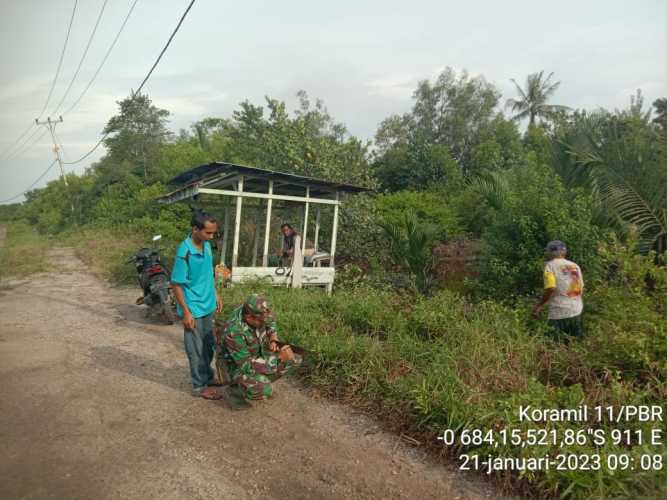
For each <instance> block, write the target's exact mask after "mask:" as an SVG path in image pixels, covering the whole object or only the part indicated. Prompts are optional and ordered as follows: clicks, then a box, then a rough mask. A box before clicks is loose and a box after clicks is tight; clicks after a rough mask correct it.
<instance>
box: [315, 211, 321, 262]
mask: <svg viewBox="0 0 667 500" xmlns="http://www.w3.org/2000/svg"><path fill="white" fill-rule="evenodd" d="M319 241H320V206H319V205H318V206H317V212H316V215H315V251H316V252H317V249H318V248H319Z"/></svg>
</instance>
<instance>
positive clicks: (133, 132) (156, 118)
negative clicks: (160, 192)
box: [100, 94, 171, 182]
mask: <svg viewBox="0 0 667 500" xmlns="http://www.w3.org/2000/svg"><path fill="white" fill-rule="evenodd" d="M118 106H119V107H120V113H119V114H118V115H116V116H113V117H112V118H111V119H110V120H109V122H108V123H107V126H106V127H104V133H105V134H107V137H106V139H104V145H105V146H106V147H107V149H108V153H107V155H106V158H105V160H106V161H107V162H110V163H112V164H113V165H114V166H118V165H120V164H121V163H123V162H129V164H130V165H131V166H132V167H133V173H143V177H144V181H145V182H146V181H147V180H148V176H149V166H150V165H151V163H152V161H154V159H155V157H156V155H157V152H158V150H159V148H160V146H162V145H164V144H165V143H166V142H167V140H168V139H169V138H170V136H171V132H169V130H168V129H167V117H168V116H169V111H167V110H164V109H160V108H157V107H156V106H153V104H152V103H151V100H150V98H149V97H148V95H146V94H133V95H131V96H130V97H128V98H126V99H123V100H122V101H120V102H118ZM103 163H104V162H103ZM102 166H103V165H100V167H102ZM136 170H138V171H136Z"/></svg>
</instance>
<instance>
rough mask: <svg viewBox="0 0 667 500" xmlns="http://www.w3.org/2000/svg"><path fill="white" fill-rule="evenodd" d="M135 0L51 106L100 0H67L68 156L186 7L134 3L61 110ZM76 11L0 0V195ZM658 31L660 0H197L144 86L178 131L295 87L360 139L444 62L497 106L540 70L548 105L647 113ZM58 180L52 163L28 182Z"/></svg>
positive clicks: (26, 177) (661, 35)
mask: <svg viewBox="0 0 667 500" xmlns="http://www.w3.org/2000/svg"><path fill="white" fill-rule="evenodd" d="M133 1H134V0H108V2H107V4H106V7H105V10H104V12H103V15H102V18H101V20H100V23H99V27H98V29H97V32H96V34H95V37H94V38H93V40H92V43H91V46H90V49H89V51H88V53H87V56H86V59H85V60H84V62H83V64H82V66H81V70H80V72H79V74H78V75H77V78H76V79H75V80H74V83H73V84H72V87H71V91H70V93H69V95H67V97H66V99H65V101H64V104H63V106H62V108H61V110H60V111H58V110H56V106H57V104H58V102H59V101H60V100H61V99H62V97H63V96H64V94H65V91H66V88H67V87H68V85H69V83H70V81H71V80H72V77H73V75H74V74H75V71H76V68H77V66H78V64H79V61H80V60H81V57H82V55H83V53H84V49H85V47H86V44H87V42H88V40H89V37H90V34H91V32H92V30H93V27H94V25H95V22H96V20H97V17H98V15H99V13H100V9H101V8H102V5H103V3H104V0H79V1H78V3H77V9H76V14H75V17H74V21H73V24H72V28H71V33H70V38H69V42H68V45H67V50H66V51H65V54H64V57H63V62H62V67H61V71H60V74H59V77H58V79H57V81H56V85H55V87H54V91H53V94H52V97H51V99H50V101H49V104H48V106H47V107H46V111H45V112H44V113H43V114H42V115H41V119H46V118H47V117H48V116H52V117H54V118H55V117H56V116H58V115H59V114H61V113H62V114H63V123H60V124H58V125H57V127H56V133H57V136H58V139H59V141H60V143H61V144H62V149H63V152H64V158H65V160H66V161H68V160H70V161H71V160H73V159H77V158H79V157H80V156H81V155H83V154H85V153H86V152H87V151H89V150H90V148H91V147H92V146H93V145H95V143H96V142H97V141H98V140H99V138H100V137H101V131H102V129H103V128H104V126H105V124H106V123H107V121H108V120H109V118H111V117H112V116H113V115H114V114H115V113H116V112H117V104H116V102H117V101H119V100H122V99H123V98H125V97H127V96H128V95H129V93H130V91H131V89H136V88H137V87H138V86H139V84H140V82H141V80H142V79H143V77H144V76H145V75H146V73H147V72H148V69H149V68H150V67H151V65H152V64H153V62H154V61H155V59H156V57H157V55H158V54H159V52H160V50H161V49H162V47H163V46H164V44H165V43H166V41H167V39H168V38H169V35H170V34H171V32H172V30H173V29H174V27H175V26H176V23H177V22H178V20H179V18H180V16H181V15H182V13H183V11H184V10H185V8H186V7H187V5H188V4H189V0H159V1H158V0H138V2H137V4H136V7H135V9H134V11H133V12H132V15H131V16H130V18H129V20H128V22H127V25H126V26H125V29H124V31H123V32H122V34H121V36H120V38H119V40H118V43H117V44H116V46H115V48H114V50H113V52H112V53H111V55H110V56H109V59H108V60H107V62H106V64H105V66H104V67H103V69H102V71H101V72H100V74H99V76H98V77H97V79H96V80H95V81H94V83H93V85H92V86H91V88H90V89H89V91H88V92H87V93H86V95H85V96H84V98H83V99H82V100H81V102H80V103H79V105H78V106H77V107H75V108H74V109H73V110H72V111H71V112H69V113H63V110H66V109H67V108H69V107H70V105H71V104H72V103H73V102H74V100H75V99H76V97H78V95H79V94H80V93H81V92H82V91H83V88H84V87H85V85H86V84H87V83H88V81H89V80H90V78H91V77H92V75H93V73H94V71H95V69H96V68H97V67H98V65H99V64H100V62H101V60H102V58H103V56H104V54H105V52H106V51H107V48H108V47H109V45H110V44H111V42H112V40H113V38H114V36H115V35H116V33H117V32H118V30H119V28H120V25H121V23H122V21H123V19H124V18H125V16H126V14H127V12H128V11H129V8H130V6H131V4H132V3H133ZM73 5H74V0H21V1H18V0H0V6H1V8H2V10H1V14H2V15H1V16H0V68H2V71H1V72H0V153H1V154H0V200H5V199H7V198H10V197H13V196H15V195H17V194H20V193H22V192H23V191H24V190H25V189H26V188H27V187H28V186H30V185H31V184H32V183H33V182H34V181H35V180H36V179H37V178H38V177H39V176H40V175H41V174H42V173H43V172H44V170H45V169H46V168H47V167H48V166H49V165H50V164H51V162H52V161H53V159H54V153H53V147H52V142H51V138H50V135H49V134H48V133H47V134H45V135H44V136H43V137H42V138H41V139H40V140H38V141H36V142H34V144H31V143H32V142H33V141H32V140H30V141H28V144H26V147H16V146H13V144H14V142H15V140H16V139H17V138H18V137H19V135H20V134H21V133H22V132H23V131H24V130H25V129H26V127H28V126H29V125H30V123H31V122H33V121H34V120H35V118H37V117H38V116H39V113H40V111H41V110H42V108H43V107H44V105H45V103H46V102H47V96H48V94H49V89H50V88H51V85H52V82H53V81H54V75H55V74H56V69H57V67H58V61H59V58H60V54H61V51H62V47H63V43H64V41H65V36H66V33H67V27H68V24H69V20H70V16H71V13H72V8H73ZM665 26H667V2H665V1H663V0H638V1H637V2H633V3H630V2H627V0H623V1H616V0H578V1H570V0H561V1H558V2H554V1H549V2H546V1H540V0H531V1H526V0H520V1H519V0H507V1H504V2H498V1H492V0H487V1H481V0H466V1H458V2H452V1H443V0H439V1H438V0H429V1H426V0H423V1H419V0H416V1H414V2H406V1H400V2H399V1H393V0H385V1H370V0H369V1H365V0H355V1H348V0H338V1H336V2H318V1H312V0H311V1H301V0H282V1H280V2H276V1H269V0H264V1H252V0H247V1H245V2H232V1H229V0H197V1H196V2H195V4H194V6H193V8H192V10H191V11H190V13H189V15H188V17H187V18H186V20H185V22H184V24H183V25H182V27H181V29H180V31H179V32H178V34H177V35H176V37H175V38H174V41H173V42H172V44H171V46H170V48H169V49H168V51H167V53H166V54H165V56H164V57H163V59H162V61H161V62H160V64H159V66H158V67H157V69H156V70H155V72H154V73H153V76H152V77H151V79H150V80H149V82H148V84H147V85H146V87H145V88H144V90H145V91H147V92H148V94H149V96H150V97H151V99H152V100H153V103H154V104H155V105H156V106H158V107H161V108H164V109H167V110H168V111H170V112H171V117H170V120H171V121H170V127H171V128H172V129H173V130H174V131H178V130H179V129H181V128H189V126H190V125H191V124H192V123H193V122H195V121H197V120H199V119H201V118H204V117H208V116H216V117H229V116H230V115H231V113H232V112H233V111H234V110H235V109H238V105H239V103H240V102H242V101H244V100H246V99H247V100H249V101H250V102H252V103H255V104H263V103H264V98H265V96H270V97H272V98H277V99H280V100H283V101H286V102H287V104H288V108H289V109H294V106H295V104H296V102H297V99H296V93H297V91H299V90H300V89H303V90H305V91H306V92H308V94H309V96H310V97H311V98H312V99H313V100H314V99H316V98H319V99H322V100H323V101H324V103H325V105H326V107H327V108H328V110H329V112H330V114H331V115H332V116H333V118H334V119H335V120H336V121H339V122H342V123H344V124H345V125H346V126H347V128H348V131H349V132H350V133H351V134H353V135H355V136H357V137H360V138H362V139H372V138H373V136H374V134H375V130H376V129H377V126H378V124H379V123H380V122H381V121H382V120H383V119H384V118H386V117H387V116H389V115H391V114H395V113H399V114H400V113H405V112H407V111H409V110H410V108H411V106H412V92H413V90H414V89H415V87H416V85H417V83H418V82H419V81H420V80H424V79H433V78H435V76H436V75H437V74H438V73H439V72H440V71H442V70H443V69H444V68H445V67H447V66H450V67H452V68H454V69H456V70H457V71H461V70H467V71H468V72H469V73H470V74H471V75H483V76H484V77H485V78H486V79H487V80H488V81H489V82H491V83H493V84H494V85H496V86H497V88H498V89H499V90H500V91H501V92H502V94H503V97H502V102H503V103H504V101H505V100H506V99H508V98H510V97H515V95H516V92H515V91H514V87H513V84H512V83H511V81H510V79H512V78H514V79H516V80H517V81H518V82H523V81H524V80H525V77H526V75H528V74H530V73H534V72H536V71H540V70H545V71H546V72H547V73H549V72H554V79H555V80H558V81H561V82H562V83H561V86H560V88H559V90H558V92H557V93H556V95H555V97H554V99H553V101H552V102H553V103H554V104H563V105H567V106H570V107H572V108H585V109H595V108H598V107H604V108H607V109H617V108H618V109H620V108H625V107H627V105H628V104H629V102H630V95H631V94H634V93H635V91H636V90H637V89H641V90H642V92H643V94H644V97H645V103H646V104H647V105H650V103H652V102H653V101H654V100H655V99H657V98H659V97H667V30H666V29H665ZM32 133H33V132H32V131H31V132H29V133H28V135H27V136H26V137H30V136H31V134H32ZM37 137H39V134H37V135H36V136H34V138H35V139H36V138H37ZM21 144H22V141H21V142H19V143H18V145H21ZM7 148H11V149H9V150H7ZM6 150H7V151H6ZM103 154H104V148H103V147H100V148H99V149H98V150H97V151H96V152H95V153H94V154H93V155H91V156H90V157H89V158H88V159H87V160H86V161H84V162H81V163H79V164H77V165H72V166H68V167H66V168H67V171H74V172H76V173H81V172H83V171H84V169H85V168H86V167H88V166H90V164H91V163H92V162H93V161H95V160H96V159H98V158H99V157H100V156H101V155H103ZM58 175H59V172H58V169H57V168H52V169H51V170H50V171H49V172H48V173H47V175H46V176H45V177H44V178H43V179H42V180H41V181H40V182H39V183H37V184H36V186H35V187H41V186H44V185H45V184H46V183H47V182H48V181H50V180H53V179H56V178H57V176H58ZM21 199H22V198H21V197H19V198H17V199H15V200H14V201H20V200H21Z"/></svg>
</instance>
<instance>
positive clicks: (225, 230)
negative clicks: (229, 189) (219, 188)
mask: <svg viewBox="0 0 667 500" xmlns="http://www.w3.org/2000/svg"><path fill="white" fill-rule="evenodd" d="M229 208H230V207H229V202H228V200H227V199H225V221H224V223H225V226H224V227H223V228H222V245H221V246H222V248H221V249H220V263H221V264H223V265H225V266H226V265H227V262H226V260H227V241H228V240H229V212H230V210H229Z"/></svg>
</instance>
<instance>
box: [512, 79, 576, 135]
mask: <svg viewBox="0 0 667 500" xmlns="http://www.w3.org/2000/svg"><path fill="white" fill-rule="evenodd" d="M552 76H553V72H551V73H549V75H548V76H547V77H546V78H544V70H542V71H540V72H539V73H532V74H530V75H528V76H527V77H526V85H525V89H523V88H521V86H520V85H519V84H518V83H517V82H516V80H514V78H512V79H511V81H512V83H513V84H514V86H515V87H516V90H517V92H518V93H519V98H518V99H508V100H507V103H506V107H508V108H510V109H511V110H512V112H513V113H515V114H514V117H513V118H514V119H515V120H523V119H524V118H528V126H529V127H532V126H534V125H535V120H536V119H538V118H539V119H541V120H544V119H548V118H550V117H551V116H553V115H554V114H555V113H557V112H559V111H564V110H567V109H568V108H567V106H559V105H556V104H547V101H548V100H549V99H550V98H551V97H552V96H553V95H554V94H555V93H556V90H558V87H559V86H560V82H553V83H552V82H551V77H552Z"/></svg>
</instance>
